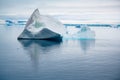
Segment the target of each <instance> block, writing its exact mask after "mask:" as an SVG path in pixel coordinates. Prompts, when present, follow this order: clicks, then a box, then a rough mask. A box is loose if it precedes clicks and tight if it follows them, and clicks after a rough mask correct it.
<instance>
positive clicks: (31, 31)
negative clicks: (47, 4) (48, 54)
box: [18, 9, 65, 41]
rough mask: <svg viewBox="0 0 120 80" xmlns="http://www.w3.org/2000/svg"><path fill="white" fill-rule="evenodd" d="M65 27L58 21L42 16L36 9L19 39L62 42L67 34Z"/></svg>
mask: <svg viewBox="0 0 120 80" xmlns="http://www.w3.org/2000/svg"><path fill="white" fill-rule="evenodd" d="M64 28H65V27H64V25H63V24H62V23H60V22H59V21H57V20H56V19H54V18H52V17H50V16H45V15H40V13H39V10H38V9H36V10H35V11H34V12H33V13H32V15H31V17H30V18H29V20H28V21H27V24H26V26H25V29H24V30H23V32H22V33H21V34H20V36H19V37H18V39H34V40H35V39H40V40H58V41H59V40H62V35H63V34H64V33H65V29H64Z"/></svg>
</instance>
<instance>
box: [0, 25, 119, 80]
mask: <svg viewBox="0 0 120 80" xmlns="http://www.w3.org/2000/svg"><path fill="white" fill-rule="evenodd" d="M22 30H23V27H22V26H16V27H15V26H9V27H7V26H3V25H1V26H0V80H120V40H119V39H117V38H116V39H114V40H113V39H110V38H108V39H106V38H105V39H95V40H63V42H61V43H57V42H50V41H42V40H40V41H39V40H37V41H28V40H24V41H18V40H17V37H18V35H19V34H20V33H21V31H22ZM94 30H96V29H94ZM104 30H105V29H104ZM110 31H111V33H113V32H114V33H115V32H116V31H114V30H113V29H111V30H110ZM96 33H99V32H96ZM109 33H110V32H109ZM117 33H120V30H119V31H118V30H117ZM96 35H97V37H98V36H99V34H96ZM107 35H109V34H107ZM115 35H116V36H119V34H115ZM111 36H113V35H111ZM114 37H115V36H114ZM103 38H104V37H103Z"/></svg>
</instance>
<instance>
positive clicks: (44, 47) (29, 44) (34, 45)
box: [19, 40, 61, 70]
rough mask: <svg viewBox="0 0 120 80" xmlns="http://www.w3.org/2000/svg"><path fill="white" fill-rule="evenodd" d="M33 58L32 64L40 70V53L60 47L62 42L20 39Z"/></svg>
mask: <svg viewBox="0 0 120 80" xmlns="http://www.w3.org/2000/svg"><path fill="white" fill-rule="evenodd" d="M19 42H20V43H21V45H22V46H23V49H25V51H26V53H27V54H28V56H29V57H30V59H31V62H32V66H33V67H34V69H35V70H38V67H39V59H40V55H43V54H47V53H50V51H51V50H54V49H56V48H58V47H59V46H60V44H61V42H55V41H48V40H20V41H19Z"/></svg>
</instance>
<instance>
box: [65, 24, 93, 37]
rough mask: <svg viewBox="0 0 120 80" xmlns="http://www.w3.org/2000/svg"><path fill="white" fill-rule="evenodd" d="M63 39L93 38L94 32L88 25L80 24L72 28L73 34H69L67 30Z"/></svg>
mask: <svg viewBox="0 0 120 80" xmlns="http://www.w3.org/2000/svg"><path fill="white" fill-rule="evenodd" d="M72 30H73V29H72ZM64 39H95V32H94V31H92V30H91V29H90V28H89V27H88V26H86V25H81V27H80V28H76V29H75V30H74V33H73V34H70V33H69V32H68V34H65V35H64Z"/></svg>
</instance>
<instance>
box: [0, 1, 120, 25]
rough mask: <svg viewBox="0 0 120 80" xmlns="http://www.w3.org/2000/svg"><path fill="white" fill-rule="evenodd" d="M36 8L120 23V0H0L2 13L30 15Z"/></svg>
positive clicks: (68, 17) (67, 15)
mask: <svg viewBox="0 0 120 80" xmlns="http://www.w3.org/2000/svg"><path fill="white" fill-rule="evenodd" d="M36 8H38V9H39V11H40V13H41V14H43V15H66V16H65V17H62V18H61V19H63V18H66V19H69V20H71V19H74V18H75V17H74V16H76V18H77V19H79V18H81V19H82V21H84V20H86V19H87V20H89V19H90V20H91V21H92V20H93V21H94V20H96V22H97V20H98V22H100V20H103V19H104V21H105V20H107V21H108V20H109V21H111V20H112V22H115V23H120V16H119V15H120V9H119V8H120V0H0V15H24V16H29V15H31V13H32V12H33V11H34V10H35V9H36ZM73 17H74V18H73ZM109 21H108V22H109Z"/></svg>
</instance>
